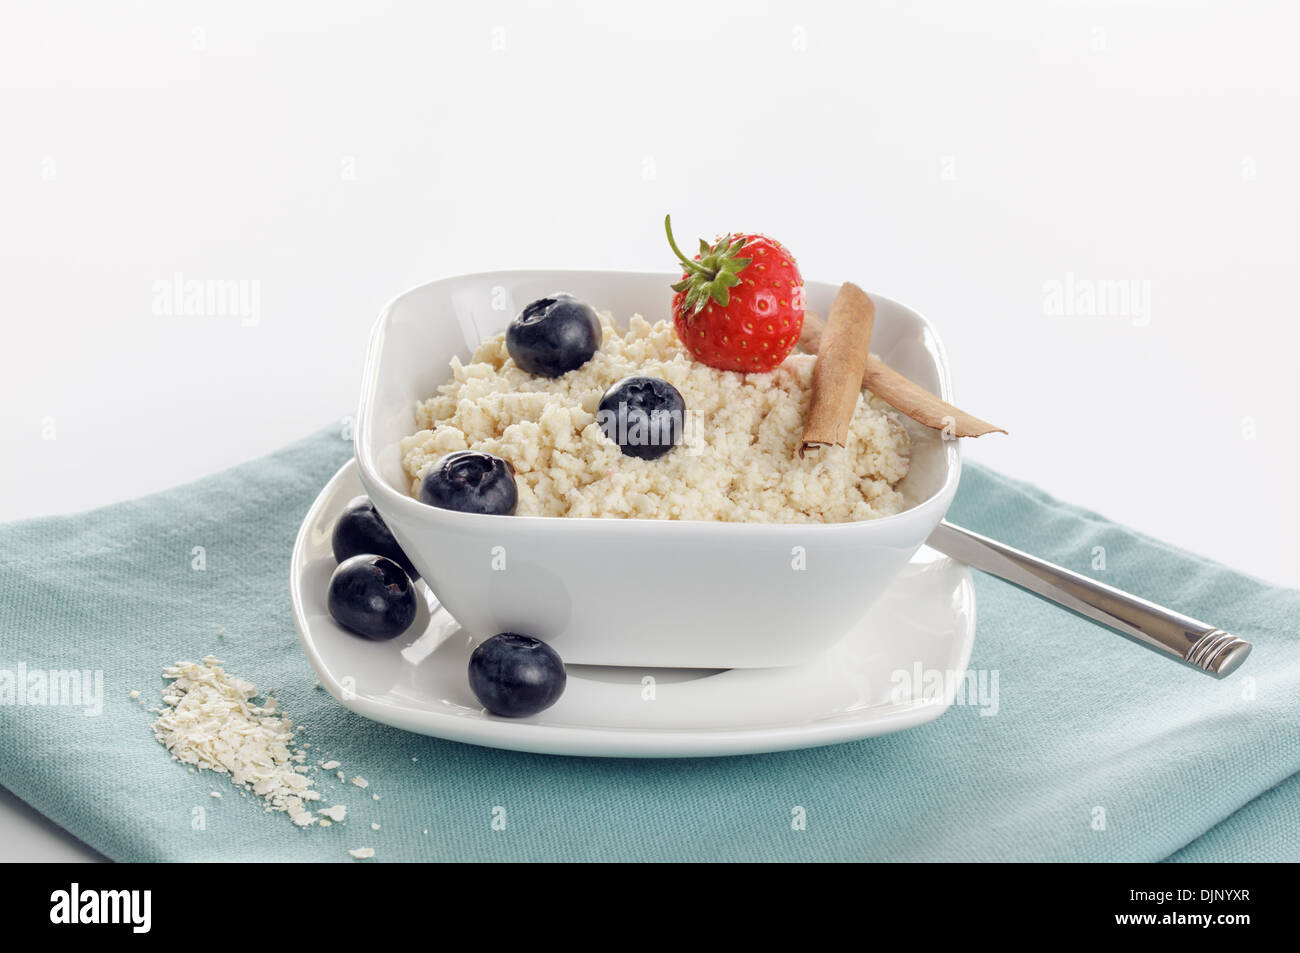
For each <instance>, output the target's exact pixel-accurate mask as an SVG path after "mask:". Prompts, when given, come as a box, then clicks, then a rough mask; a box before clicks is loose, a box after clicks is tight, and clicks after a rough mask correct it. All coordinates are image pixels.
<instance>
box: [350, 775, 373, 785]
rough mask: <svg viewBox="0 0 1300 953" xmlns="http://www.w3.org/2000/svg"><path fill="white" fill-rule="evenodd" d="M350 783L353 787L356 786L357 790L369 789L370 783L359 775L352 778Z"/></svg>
mask: <svg viewBox="0 0 1300 953" xmlns="http://www.w3.org/2000/svg"><path fill="white" fill-rule="evenodd" d="M352 783H353V784H355V785H356V786H357V787H359V788H368V787H370V782H369V781H367V780H366V779H365V778H363V777H361V775H357V776H356V777H355V778H353V779H352Z"/></svg>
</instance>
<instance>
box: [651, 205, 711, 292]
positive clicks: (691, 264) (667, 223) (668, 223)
mask: <svg viewBox="0 0 1300 953" xmlns="http://www.w3.org/2000/svg"><path fill="white" fill-rule="evenodd" d="M672 219H673V217H672V215H665V216H664V231H665V232H667V233H668V245H669V247H671V248H672V250H673V254H675V255H676V256H677V257H678V258H679V259H680V260H681V263H682V267H683V268H685V269H686V271H687V273H689V274H693V275H703V276H704V277H706V278H708V279H709V280H710V281H712V280H713V279H714V278H716V277H717V275H718V273H717V272H716V271H710V270H709V269H708V268H705V267H703V266H702V265H701V264H700V263H699V262H698V261H693V260H692V259H690V258H687V257H686V256H685V255H683V254H682V250H681V249H680V248H678V247H677V242H675V241H673V221H672Z"/></svg>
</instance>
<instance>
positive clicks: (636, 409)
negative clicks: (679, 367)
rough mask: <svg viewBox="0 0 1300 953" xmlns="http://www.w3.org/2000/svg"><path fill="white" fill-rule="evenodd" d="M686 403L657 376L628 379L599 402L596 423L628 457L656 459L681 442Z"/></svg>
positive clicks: (670, 385) (676, 391) (624, 379)
mask: <svg viewBox="0 0 1300 953" xmlns="http://www.w3.org/2000/svg"><path fill="white" fill-rule="evenodd" d="M685 415H686V401H684V400H682V395H681V393H680V392H679V391H678V390H677V388H676V387H674V386H673V385H672V384H670V383H668V382H667V381H665V380H661V379H659V378H658V377H625V378H623V379H622V380H621V381H619V382H618V383H617V384H615V385H614V386H613V387H611V388H610V389H609V390H607V391H605V396H604V397H602V398H601V399H600V407H599V408H598V410H597V412H596V420H597V422H598V423H599V424H600V428H601V430H603V431H605V436H606V437H608V438H609V439H610V440H613V441H614V442H615V443H616V444H618V448H619V449H620V450H622V451H623V453H625V454H626V455H627V456H629V457H639V458H640V459H642V460H657V459H659V458H660V457H662V456H663V455H664V454H665V453H667V452H668V451H669V450H671V449H672V448H673V447H674V446H676V445H677V444H678V443H680V442H681V439H682V430H683V425H684V423H685Z"/></svg>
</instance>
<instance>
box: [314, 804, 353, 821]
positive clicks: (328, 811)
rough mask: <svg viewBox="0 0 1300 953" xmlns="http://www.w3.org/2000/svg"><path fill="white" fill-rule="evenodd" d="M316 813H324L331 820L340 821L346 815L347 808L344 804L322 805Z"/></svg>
mask: <svg viewBox="0 0 1300 953" xmlns="http://www.w3.org/2000/svg"><path fill="white" fill-rule="evenodd" d="M316 813H317V814H324V815H325V816H326V817H328V818H329V819H330V820H331V821H341V820H343V819H344V818H346V817H347V816H348V809H347V806H346V805H344V804H335V805H334V806H333V807H322V808H320V809H319V810H317V811H316Z"/></svg>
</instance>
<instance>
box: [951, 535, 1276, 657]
mask: <svg viewBox="0 0 1300 953" xmlns="http://www.w3.org/2000/svg"><path fill="white" fill-rule="evenodd" d="M926 544H927V545H929V546H932V547H933V548H935V549H937V550H939V552H941V553H945V554H946V555H949V556H951V557H953V558H954V559H958V560H961V561H962V562H964V563H966V564H967V565H969V566H973V567H975V568H976V569H981V570H983V571H984V572H986V573H989V574H991V575H994V576H997V577H998V578H999V579H1005V580H1006V581H1007V582H1009V583H1012V584H1013V585H1017V586H1019V587H1020V588H1021V589H1026V590H1028V591H1029V592H1032V593H1034V595H1037V596H1041V597H1042V598H1044V599H1047V600H1050V601H1051V602H1055V603H1057V604H1058V605H1062V606H1064V607H1065V608H1067V609H1070V610H1072V611H1074V612H1077V613H1079V615H1082V616H1086V617H1087V618H1089V619H1092V620H1093V621H1094V622H1100V623H1101V624H1102V625H1104V626H1106V627H1108V628H1110V629H1113V630H1114V631H1116V632H1118V633H1120V634H1121V635H1126V636H1128V637H1129V638H1131V639H1134V640H1135V641H1137V642H1140V643H1141V644H1142V645H1145V646H1146V647H1147V648H1149V649H1151V650H1152V651H1155V652H1159V653H1161V654H1162V655H1167V656H1169V657H1170V658H1175V659H1178V660H1179V661H1180V662H1185V663H1186V664H1188V665H1190V666H1192V667H1193V668H1195V669H1197V670H1198V671H1201V672H1206V673H1207V674H1209V675H1213V676H1214V677H1215V678H1223V677H1224V676H1226V675H1230V674H1232V673H1233V672H1235V671H1236V670H1237V669H1238V668H1240V667H1241V663H1242V662H1244V661H1246V656H1248V655H1249V654H1250V649H1251V644H1250V643H1249V642H1246V641H1244V640H1242V639H1239V638H1237V637H1236V636H1235V635H1229V634H1228V633H1227V632H1224V631H1223V630H1222V629H1219V628H1216V627H1215V626H1212V625H1207V624H1206V623H1204V622H1198V621H1197V620H1196V619H1193V618H1191V617H1189V616H1185V615H1183V614H1182V613H1181V612H1175V611H1174V610H1172V609H1166V608H1164V607H1163V606H1158V605H1156V604H1155V603H1154V602H1148V601H1147V600H1146V599H1142V598H1139V597H1138V596H1135V595H1132V594H1131V593H1127V592H1124V591H1123V590H1121V589H1116V588H1115V587H1114V586H1108V585H1106V584H1105V583H1102V582H1097V581H1096V580H1095V579H1089V578H1088V577H1087V576H1083V575H1080V574H1079V573H1077V572H1072V571H1071V570H1069V569H1065V568H1063V567H1061V566H1057V565H1054V564H1052V563H1049V562H1047V561H1046V560H1044V559H1039V558H1038V557H1036V556H1030V555H1029V554H1028V553H1022V552H1021V551H1020V550H1018V549H1012V548H1011V547H1010V546H1006V545H1004V544H1002V543H999V542H998V541H997V540H993V539H989V538H988V537H987V536H981V535H979V534H978V533H972V532H971V531H970V530H968V529H962V528H961V527H960V526H954V525H953V524H952V523H949V522H948V521H947V520H944V521H943V522H941V523H940V524H939V526H938V527H937V528H936V529H935V531H934V532H933V533H931V534H930V538H929V539H928V540H926Z"/></svg>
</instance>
